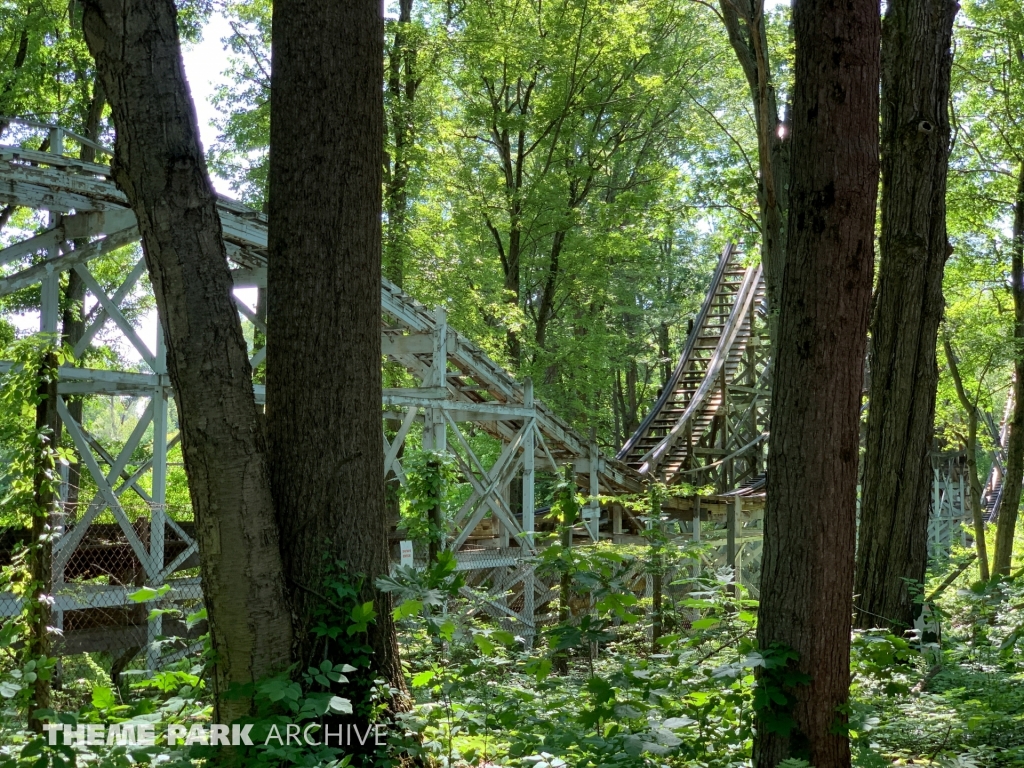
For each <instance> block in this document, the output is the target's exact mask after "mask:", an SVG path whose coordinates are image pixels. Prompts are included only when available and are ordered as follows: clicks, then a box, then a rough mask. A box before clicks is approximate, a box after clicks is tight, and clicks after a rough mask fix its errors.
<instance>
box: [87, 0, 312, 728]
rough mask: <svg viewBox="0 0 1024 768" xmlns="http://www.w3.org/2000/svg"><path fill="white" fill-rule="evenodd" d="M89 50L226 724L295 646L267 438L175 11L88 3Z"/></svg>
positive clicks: (139, 0)
mask: <svg viewBox="0 0 1024 768" xmlns="http://www.w3.org/2000/svg"><path fill="white" fill-rule="evenodd" d="M83 25H84V29H85V38H86V41H87V42H88V44H89V49H90V50H91V51H92V53H93V56H95V57H96V67H97V71H98V72H99V75H100V78H101V79H102V81H103V85H104V88H105V90H106V92H107V95H108V98H109V101H110V106H111V109H112V111H113V119H114V126H115V127H116V129H117V142H116V144H115V151H116V155H115V159H114V164H113V172H114V179H115V181H116V182H117V185H118V187H120V188H121V190H122V191H123V192H124V193H125V195H126V196H127V197H128V201H129V202H130V203H131V206H132V209H133V210H134V211H135V215H136V216H137V217H138V221H139V231H140V232H141V233H142V237H143V250H144V253H145V256H146V264H147V266H148V267H149V275H150V280H151V281H152V283H153V293H154V295H155V296H156V303H157V308H158V309H159V312H160V321H161V324H162V326H163V330H164V334H165V335H166V338H167V341H168V350H167V364H168V372H169V373H170V378H171V382H172V383H173V385H174V389H175V394H176V398H177V403H178V409H179V416H180V420H181V434H182V452H183V455H184V460H185V471H186V474H187V475H188V481H189V491H190V493H191V497H192V506H193V509H194V510H195V515H196V536H197V539H198V542H199V556H200V564H201V566H202V574H203V595H204V598H205V602H206V608H207V612H208V613H209V622H210V635H211V639H212V642H213V648H214V651H215V653H216V654H217V664H216V665H215V667H214V678H213V682H214V693H215V714H214V719H215V720H216V721H218V722H222V723H228V722H231V721H232V720H234V719H235V718H237V717H239V716H242V715H244V714H246V713H248V712H249V711H250V710H251V707H252V703H251V701H249V700H248V699H246V698H235V699H228V698H226V697H225V693H226V692H227V690H228V687H229V686H231V685H232V684H236V683H237V684H245V683H250V682H252V681H254V680H256V679H259V678H261V677H264V676H267V675H270V674H273V673H276V672H279V671H281V670H282V669H283V668H285V667H286V666H287V665H288V663H289V660H290V650H291V642H292V634H291V623H290V621H289V615H290V614H289V609H288V604H287V600H286V593H285V589H284V579H283V576H282V570H281V559H280V548H279V545H278V532H277V525H276V522H275V519H274V509H273V503H272V499H271V494H270V482H269V477H268V473H267V465H266V447H265V438H264V436H263V431H262V430H261V429H260V426H259V422H258V421H257V412H256V403H255V400H254V398H253V394H252V371H251V369H250V366H249V358H248V355H247V352H246V346H245V339H244V338H243V336H242V327H241V324H240V323H239V320H238V313H237V311H236V310H235V307H234V305H233V304H232V301H231V290H232V287H231V275H230V273H229V271H228V263H227V258H226V255H225V250H224V241H223V238H222V233H221V225H220V218H219V217H218V214H217V209H216V199H215V197H214V193H213V189H212V187H211V185H210V180H209V177H208V176H207V174H206V164H205V162H204V160H203V153H202V148H201V147H200V145H199V132H198V129H197V128H196V115H195V108H194V107H193V105H192V98H191V94H190V93H189V89H188V83H187V82H186V80H185V71H184V68H183V66H182V61H181V49H180V46H179V43H178V33H177V27H176V10H175V6H174V3H173V2H172V0H145V2H144V1H143V0H87V2H86V3H85V15H84V24H83Z"/></svg>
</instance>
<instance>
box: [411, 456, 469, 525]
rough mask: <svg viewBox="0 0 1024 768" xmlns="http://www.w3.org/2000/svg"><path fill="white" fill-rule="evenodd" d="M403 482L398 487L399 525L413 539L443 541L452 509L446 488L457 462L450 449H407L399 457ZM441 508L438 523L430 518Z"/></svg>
mask: <svg viewBox="0 0 1024 768" xmlns="http://www.w3.org/2000/svg"><path fill="white" fill-rule="evenodd" d="M402 467H403V468H404V470H405V476H406V484H405V486H404V487H403V489H402V505H401V514H402V526H401V527H402V528H403V529H404V530H405V531H406V532H407V534H408V536H409V538H411V539H412V540H413V541H418V542H422V543H429V542H434V543H438V544H443V543H444V539H445V536H446V535H447V531H448V522H450V518H451V515H452V514H453V512H454V510H453V509H451V506H450V504H449V503H448V499H449V498H450V494H449V489H450V488H451V486H452V485H454V484H455V482H456V481H457V480H458V478H459V469H458V465H457V464H456V463H455V459H454V458H453V457H452V455H451V454H450V453H447V452H442V451H424V450H410V451H406V453H405V455H404V456H403V458H402ZM438 507H440V508H441V511H442V521H443V522H442V525H441V526H438V525H437V524H436V523H435V521H434V520H433V518H432V513H433V511H434V509H435V508H438Z"/></svg>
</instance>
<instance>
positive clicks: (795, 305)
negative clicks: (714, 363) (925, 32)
mask: <svg viewBox="0 0 1024 768" xmlns="http://www.w3.org/2000/svg"><path fill="white" fill-rule="evenodd" d="M793 31H794V35H795V40H796V64H795V85H794V91H793V133H792V167H791V177H790V208H789V223H788V247H787V253H786V269H785V272H784V276H783V288H782V297H781V304H780V307H779V334H778V343H777V347H776V356H775V382H774V387H773V390H772V420H771V431H772V441H771V446H770V448H769V455H768V489H767V490H768V508H767V511H766V515H765V532H764V556H763V560H762V575H761V608H760V619H759V623H758V630H757V637H758V643H759V644H760V646H761V648H762V649H763V650H764V652H766V653H770V652H771V651H772V650H773V649H774V650H775V651H776V652H782V651H784V652H786V653H792V654H795V656H796V658H795V661H792V662H790V663H791V665H792V666H793V668H794V670H795V671H797V672H799V673H802V674H804V675H806V676H807V680H808V682H807V683H806V684H801V683H797V682H795V680H792V679H791V680H790V684H788V685H787V684H786V679H785V676H784V675H780V674H778V670H777V668H776V671H775V672H774V673H773V672H772V671H771V670H765V671H763V672H762V678H761V679H762V681H764V684H765V685H773V684H774V685H776V686H778V687H781V688H782V689H783V691H784V695H785V696H786V703H785V704H784V705H777V704H772V705H770V706H772V707H778V706H782V707H784V708H785V709H787V710H788V714H790V716H791V717H792V723H791V725H792V727H791V728H783V727H778V723H779V720H778V719H776V718H772V717H770V716H768V715H766V714H765V713H764V712H763V711H762V714H761V716H760V717H759V721H758V729H757V735H756V737H755V742H754V752H755V765H756V766H757V767H758V768H775V767H776V766H777V765H778V764H779V762H780V761H782V760H783V759H785V758H788V757H798V758H803V759H805V760H807V761H809V762H810V763H811V764H813V765H814V766H815V767H816V768H848V766H849V765H850V745H849V739H848V737H847V736H846V734H845V731H844V730H843V729H842V727H841V725H842V723H843V720H844V715H843V714H842V710H841V708H842V707H843V705H845V704H846V702H847V699H848V697H849V685H850V628H851V614H852V608H853V571H854V545H855V535H856V533H855V532H856V500H857V463H858V438H859V425H858V422H859V411H860V399H861V385H862V380H863V366H864V352H865V346H866V341H867V338H866V331H867V322H868V309H869V304H870V300H871V278H872V269H873V262H874V222H875V203H876V199H877V190H878V74H879V51H878V48H879V43H880V36H881V29H880V19H879V8H878V2H877V0H850V2H846V3H841V4H840V3H834V2H832V1H831V0H800V1H799V2H797V3H796V4H795V6H794V9H793ZM776 714H777V713H776ZM837 726H840V727H837Z"/></svg>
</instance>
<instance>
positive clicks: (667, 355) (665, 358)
mask: <svg viewBox="0 0 1024 768" xmlns="http://www.w3.org/2000/svg"><path fill="white" fill-rule="evenodd" d="M668 332H669V324H668V323H666V322H665V321H662V322H661V325H659V326H658V356H659V357H661V386H663V387H665V386H668V380H669V379H670V378H671V377H672V368H673V365H672V350H671V347H670V345H669V335H668Z"/></svg>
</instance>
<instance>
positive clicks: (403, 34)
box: [384, 0, 420, 288]
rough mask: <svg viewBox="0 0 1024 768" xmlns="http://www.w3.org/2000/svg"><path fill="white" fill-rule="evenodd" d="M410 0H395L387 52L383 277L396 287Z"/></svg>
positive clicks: (404, 251) (401, 253)
mask: <svg viewBox="0 0 1024 768" xmlns="http://www.w3.org/2000/svg"><path fill="white" fill-rule="evenodd" d="M412 4H413V0H399V4H398V23H397V24H396V26H395V36H394V41H393V44H392V48H391V51H390V53H389V56H388V96H389V97H390V100H391V114H390V118H391V120H390V123H391V136H392V142H393V147H394V157H392V158H391V162H390V171H389V173H388V177H387V183H386V185H385V193H384V196H385V204H386V205H385V209H386V212H387V219H388V227H387V242H386V246H387V247H386V248H385V255H384V277H386V278H387V279H388V280H390V281H391V282H393V283H394V284H395V285H397V286H398V287H399V288H401V287H402V281H403V279H404V277H405V262H406V256H407V255H408V249H409V240H408V222H407V218H408V213H409V169H410V162H409V153H410V151H411V150H412V147H413V143H414V141H415V138H416V133H415V123H414V115H413V104H414V102H415V100H416V91H417V90H418V89H419V84H420V78H419V73H418V72H417V69H416V48H415V47H414V43H413V41H412V40H411V39H410V37H409V26H410V24H411V22H412Z"/></svg>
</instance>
